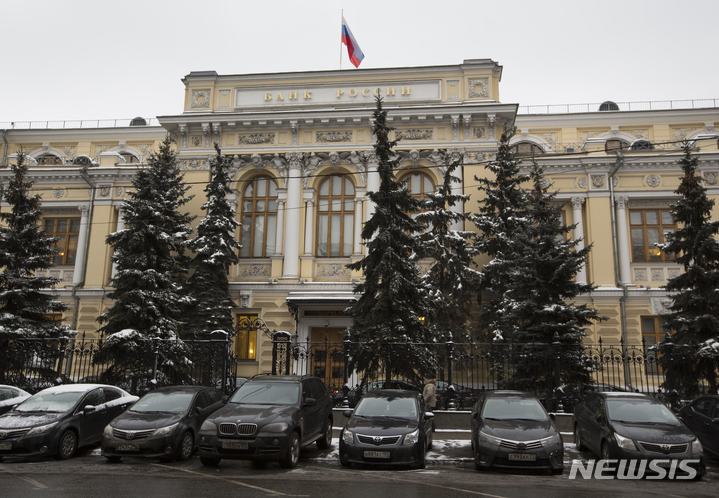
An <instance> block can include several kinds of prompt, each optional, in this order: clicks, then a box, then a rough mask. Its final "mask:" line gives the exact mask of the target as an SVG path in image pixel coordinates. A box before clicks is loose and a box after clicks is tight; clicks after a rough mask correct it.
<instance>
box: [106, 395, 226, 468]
mask: <svg viewBox="0 0 719 498" xmlns="http://www.w3.org/2000/svg"><path fill="white" fill-rule="evenodd" d="M222 397H223V396H222V391H220V390H219V389H215V388H212V387H201V386H176V387H163V388H160V389H157V390H155V391H151V392H149V393H148V394H146V395H145V396H143V397H142V398H141V399H140V401H138V402H137V403H135V404H134V405H133V406H132V408H130V409H129V410H127V411H125V412H124V413H122V414H121V415H120V416H118V417H117V418H115V419H114V420H113V421H112V422H110V423H109V424H108V426H107V427H105V432H104V433H103V436H102V454H103V455H104V456H105V458H107V459H108V460H109V461H110V462H119V461H120V460H121V459H122V457H123V456H144V457H166V458H175V459H177V460H187V459H188V458H190V457H191V456H192V453H193V452H194V451H195V449H196V447H197V436H198V435H199V433H200V426H202V422H204V421H205V419H206V418H207V416H208V415H210V414H211V413H212V412H214V411H215V410H217V409H218V408H220V407H221V406H222V405H223V400H222Z"/></svg>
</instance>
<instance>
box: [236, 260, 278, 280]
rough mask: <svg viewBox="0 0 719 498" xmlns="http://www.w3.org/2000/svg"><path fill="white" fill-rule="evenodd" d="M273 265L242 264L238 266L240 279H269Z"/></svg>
mask: <svg viewBox="0 0 719 498" xmlns="http://www.w3.org/2000/svg"><path fill="white" fill-rule="evenodd" d="M271 274H272V265H270V264H269V263H245V264H243V263H240V264H239V265H238V266H237V276H238V277H269V276H270V275H271Z"/></svg>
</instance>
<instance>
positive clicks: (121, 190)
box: [115, 187, 125, 197]
mask: <svg viewBox="0 0 719 498" xmlns="http://www.w3.org/2000/svg"><path fill="white" fill-rule="evenodd" d="M123 195H125V187H115V197H122V196H123Z"/></svg>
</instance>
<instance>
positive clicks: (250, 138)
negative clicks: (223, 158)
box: [237, 133, 275, 145]
mask: <svg viewBox="0 0 719 498" xmlns="http://www.w3.org/2000/svg"><path fill="white" fill-rule="evenodd" d="M237 142H238V143H239V144H240V145H259V144H271V143H274V142H275V134H274V133H241V134H240V135H239V136H238V137H237Z"/></svg>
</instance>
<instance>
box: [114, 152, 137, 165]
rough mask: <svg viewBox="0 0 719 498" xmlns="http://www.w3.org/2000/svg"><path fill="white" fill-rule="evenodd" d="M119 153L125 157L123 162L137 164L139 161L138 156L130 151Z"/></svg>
mask: <svg viewBox="0 0 719 498" xmlns="http://www.w3.org/2000/svg"><path fill="white" fill-rule="evenodd" d="M119 154H120V155H121V156H122V157H123V159H125V164H137V163H139V162H140V158H139V157H137V156H136V155H135V154H133V153H132V152H120V153H119Z"/></svg>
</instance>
